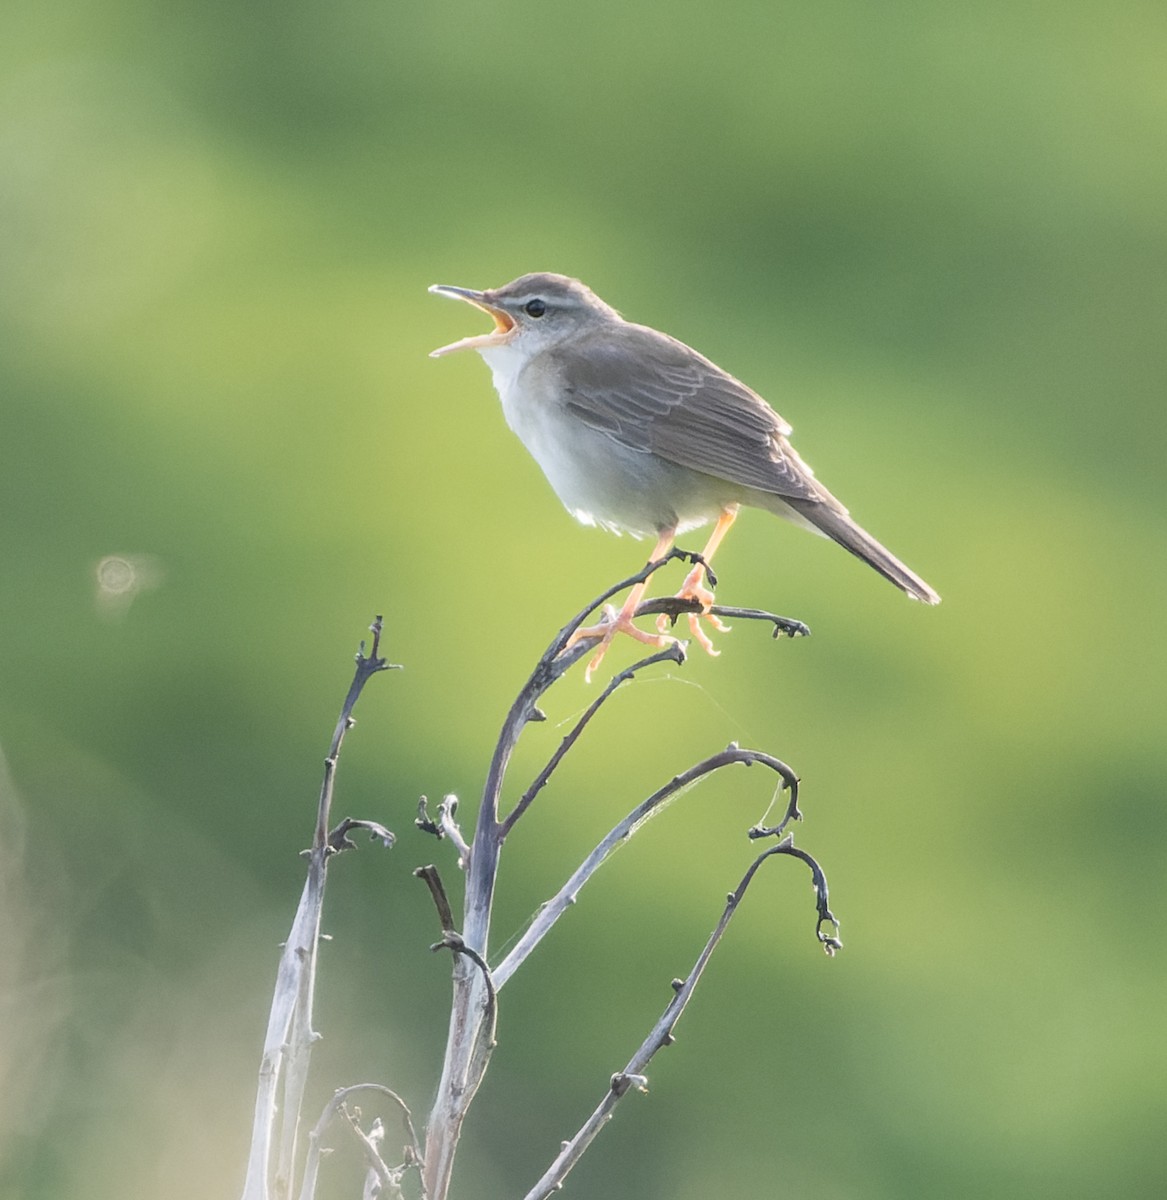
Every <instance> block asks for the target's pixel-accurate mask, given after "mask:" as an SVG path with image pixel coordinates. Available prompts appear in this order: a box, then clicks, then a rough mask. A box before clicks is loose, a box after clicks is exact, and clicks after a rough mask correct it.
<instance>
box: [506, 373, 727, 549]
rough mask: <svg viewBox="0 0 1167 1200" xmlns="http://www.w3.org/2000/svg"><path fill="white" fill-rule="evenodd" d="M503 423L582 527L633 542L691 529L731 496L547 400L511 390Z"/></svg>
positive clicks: (718, 483) (719, 483)
mask: <svg viewBox="0 0 1167 1200" xmlns="http://www.w3.org/2000/svg"><path fill="white" fill-rule="evenodd" d="M502 400H503V412H504V414H505V415H506V419H507V423H508V424H509V425H510V427H511V428H512V429H513V430H514V431H515V433H517V434H518V436H519V438H520V440H521V441H522V443H523V445H524V446H526V448H527V450H528V451H529V452H530V454H531V456H532V457H533V458H534V459H535V461H536V462H537V463H538V464H539V466H540V467H541V468H542V470H543V474H544V475H546V476H547V480H548V482H549V483H550V484H551V486H552V488H553V489H554V490H555V494H556V495H557V496H558V497H559V499H560V500H561V501H562V502H563V504H564V506H565V507H566V508H567V510H568V511H569V512H570V513H571V514H572V515H573V516H574V517H575V518H576V519H577V520H579V521H582V522H583V523H584V524H586V525H601V526H603V527H605V528H607V529H612V530H616V531H619V532H624V533H631V534H634V535H636V536H638V537H639V536H649V535H651V536H655V535H656V534H657V533H659V532H660V531H661V530H663V529H669V528H676V529H677V530H678V531H680V532H684V531H685V530H687V529H694V528H696V527H697V526H699V525H704V524H706V523H707V522H709V521H711V520H713V519H714V518H716V517H717V515H718V513H719V512H720V511H721V509H722V508H723V507H724V506H725V505H726V504H731V503H733V502H734V500H735V497H734V496H730V495H728V494H726V493H727V489H729V490H732V486H731V485H728V484H726V483H725V481H723V480H718V479H714V478H712V477H711V476H709V475H704V474H702V473H701V472H699V471H692V470H690V469H689V468H687V467H681V466H678V465H677V464H675V463H670V462H667V461H666V460H665V459H662V458H660V457H658V456H657V455H655V454H650V453H647V452H641V451H637V450H632V449H629V447H627V446H624V445H622V444H621V443H620V442H617V441H616V440H615V439H613V438H611V437H608V436H607V435H606V434H604V433H601V432H599V431H597V430H595V429H592V428H591V427H590V426H588V425H585V424H584V423H583V422H582V421H580V420H579V419H578V418H576V417H574V416H572V415H570V414H569V413H567V412H565V411H564V410H563V409H562V408H561V407H560V406H559V405H558V404H557V403H556V402H555V400H554V399H553V398H551V397H548V396H544V397H542V398H541V399H540V398H538V397H535V398H532V396H531V395H530V394H528V393H526V389H512V390H511V391H510V394H509V395H508V394H506V393H504V394H503V395H502Z"/></svg>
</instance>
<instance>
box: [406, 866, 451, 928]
mask: <svg viewBox="0 0 1167 1200" xmlns="http://www.w3.org/2000/svg"><path fill="white" fill-rule="evenodd" d="M413 873H414V875H415V876H416V877H417V878H418V879H420V880H422V881H423V882H424V883H425V885H426V887H428V888H429V890H430V895H431V896H432V897H433V899H434V907H435V908H436V909H437V910H438V920H439V921H440V922H441V926H442V932H443V933H453V931H454V912H453V909H451V908H450V900H449V897H448V896H447V895H446V886H445V884H444V883H442V877H441V876H440V875H439V874H438V869H437V867H435V866H434V865H433V864H432V863H431V864H430V865H429V866H428V867H418V868H417V869H416V870H415V871H414V872H413Z"/></svg>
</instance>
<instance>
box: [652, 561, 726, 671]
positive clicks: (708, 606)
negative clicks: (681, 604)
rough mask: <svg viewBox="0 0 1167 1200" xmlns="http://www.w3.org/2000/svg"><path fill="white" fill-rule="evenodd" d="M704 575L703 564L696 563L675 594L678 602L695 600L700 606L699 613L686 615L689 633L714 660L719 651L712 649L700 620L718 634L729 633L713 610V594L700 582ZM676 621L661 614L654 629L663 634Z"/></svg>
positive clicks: (667, 615)
mask: <svg viewBox="0 0 1167 1200" xmlns="http://www.w3.org/2000/svg"><path fill="white" fill-rule="evenodd" d="M705 573H706V567H705V564H704V563H698V564H697V566H695V567H694V568H693V569H692V570H691V571H690V572H689V574H688V575H686V576H685V582H684V583H683V584H681V590H680V591H679V592H678V593H677V597H676V598H677V599H678V600H695V601H696V602H697V603H698V604H700V605H701V611H700V612H691V613H686V614H685V615H686V616H687V617H688V618H689V632H690V633H691V634H692V635H693V638H694V640H695V641H696V642H697V644H698V645H699V646H700V647H701V648H702V650H704V651H705V653H706V654H711V655H713V657H714V658H716V657H717V656H718V655H719V654H720V653H721V651H720V650H715V649H714V648H713V641H712V639H711V638H710V636H709V634H707V633H706V632H705V630H704V628H702V625H701V619H702V618H704V619H705V620H706V621H708V622H709V624H710V625H712V626H713V628H714V629H715V630H716V631H717V632H718V633H729V626H728V625H727V624H726V623H725V622H724V621H723V620H722V619H721V618H720V617H719V616H718V615H717V614H716V613H715V612H713V611H712V609H713V599H714V597H713V592H712V590H711V589H710V588H707V587H706V586H705V584H704V583H703V582H702V581H703V579H704V577H705ZM675 621H676V617H673V616H671V615H670V614H668V613H661V614H660V615H659V616H658V617H657V619H656V627H657V629H658V630H659V631H660V632H661V633H662V634H663V633H664V632H665V631H666V630H667V629H669V628H670V627H671V626H672V624H673V623H674V622H675Z"/></svg>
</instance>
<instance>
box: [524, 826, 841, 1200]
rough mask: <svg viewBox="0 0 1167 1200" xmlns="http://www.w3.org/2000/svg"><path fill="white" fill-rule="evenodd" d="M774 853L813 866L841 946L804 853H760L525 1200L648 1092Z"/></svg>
mask: <svg viewBox="0 0 1167 1200" xmlns="http://www.w3.org/2000/svg"><path fill="white" fill-rule="evenodd" d="M777 854H787V855H794V856H795V857H798V858H801V859H802V860H803V861H804V862H806V863H808V865H810V866H811V869H812V873H813V875H814V877H815V890H816V894H817V897H818V909H819V926H818V936H819V940H820V941H824V943H825V942H826V941H830V942H831V943H833V944H834V946H835V948H836V949H837V948H839V947H840V946H841V943H839V942H838V940H837V939H836V938H830V939H824V938H823V936H822V932H821V930H822V925H823V923H824V922H825V921H830V922H832V923H833V924H834V927H835V929H836V930H837V929H838V922H837V921H835V918H834V917H833V916H831V913H830V910H829V909H828V908H827V907H826V879H825V878H824V877H823V874H822V871H821V869H820V868H819V866H818V864H817V863H815V861H814V859H812V858H811V857H810V856H809V855H808V854H804V853H803V852H802V851H799V850H795V848H794V845H793V842H792V841H791V839H790V838H789V837H786V838H784V839H783V840H782V841H781V842H779V843H778V844H777V845H775V846H771V847H769V849H767V850H765V851H763V852H762V853H761V854H759V855H758V857H757V858H756V859H754V861H753V862H752V863H751V864H750V867H749V870H747V871H746V873H745V875H744V876H743V877H742V880H741V882H740V883H739V884H738V886H737V887H736V888H735V889H734V890H733V891H732V892H730V894H729V896H728V897H727V899H726V904H725V909H724V910H723V912H722V914H721V919H720V920H719V921H718V922H717V927H716V928H715V929H714V930H713V933H712V934H710V936H709V940H708V941H707V942H706V943H705V945H704V947H703V948H702V950H701V953H700V954H699V955H698V956H697V961H696V962H695V963H694V964H693V968H692V970H690V972H689V974H688V975H687V976H686V977H685V978H684V979H680V980H674V981H673V992H674V995H673V998H672V1000H670V1001H669V1003H668V1005H666V1007H665V1010H664V1012H663V1013H662V1014H661V1016H660V1019H659V1020H658V1021H657V1022H656V1024H655V1025H654V1026H653V1027H652V1030H651V1031H650V1032H649V1035H648V1036H647V1037H646V1038H645V1039H644V1041H643V1042H642V1043H641V1044H640V1046H639V1048H638V1049H637V1051H636V1053H635V1054H633V1056H632V1057H631V1058H630V1059H629V1060H628V1065H627V1066H626V1067H625V1068H624V1069H623V1070H622V1071H618V1072H617V1073H616V1074H615V1075H613V1076H612V1080H611V1083H610V1084H609V1087H608V1091H607V1092H606V1093H605V1095H604V1098H603V1099H602V1100H601V1101H600V1103H599V1105H597V1107H596V1109H595V1111H594V1112H593V1113H592V1115H591V1116H590V1117H588V1119H587V1120H586V1121H585V1122H584V1124H583V1125H582V1126H581V1127H580V1130H579V1132H578V1133H577V1134H576V1135H575V1136H574V1137H573V1138H572V1139H571V1140H570V1141H567V1142H565V1143H564V1144H563V1148H562V1150H561V1151H560V1152H559V1154H558V1155H557V1156H556V1158H555V1161H554V1162H553V1163H552V1164H551V1166H550V1167H549V1168H548V1169H547V1171H546V1172H545V1173H544V1175H543V1177H542V1178H541V1179H540V1180H539V1182H538V1183H536V1184H535V1186H534V1187H533V1188H532V1189H531V1190H530V1191H529V1192H528V1193H527V1195H526V1196H525V1197H524V1200H546V1198H547V1197H548V1196H550V1195H551V1194H552V1193H553V1192H556V1191H558V1189H559V1188H561V1187H562V1186H563V1181H564V1179H565V1178H566V1177H567V1174H568V1172H569V1171H570V1170H571V1169H572V1167H574V1166H575V1164H576V1163H577V1162H578V1161H579V1160H580V1158H581V1157H583V1154H584V1152H585V1151H586V1150H587V1148H588V1147H589V1146H590V1145H591V1144H592V1142H593V1141H594V1140H595V1138H596V1136H597V1135H598V1134H599V1132H600V1130H601V1129H602V1128H603V1127H604V1125H605V1124H606V1123H607V1122H608V1120H609V1119H610V1118H611V1116H612V1111H613V1110H614V1109H615V1107H616V1105H617V1104H618V1103H619V1102H620V1100H621V1099H622V1098H623V1097H624V1096H625V1095H626V1094H627V1093H628V1092H629V1091H630V1090H632V1089H636V1090H637V1091H641V1092H645V1091H647V1090H648V1079H647V1076H646V1075H645V1074H644V1072H645V1068H646V1067H647V1066H648V1064H649V1063H650V1062H651V1061H652V1058H653V1056H654V1055H655V1054H656V1052H657V1051H658V1050H660V1049H661V1047H662V1046H669V1045H671V1044H672V1043H673V1040H674V1038H673V1030H674V1028H675V1027H676V1024H677V1021H678V1020H680V1017H681V1014H682V1013H683V1012H684V1011H685V1008H686V1007H687V1005H688V1003H689V1000H690V999H691V998H692V995H693V992H694V990H695V989H696V987H697V984H698V982H699V981H700V979H701V976H702V974H703V972H704V970H705V967H706V966H707V965H708V963H709V960H710V958H711V957H712V956H713V952H714V950H716V949H717V946H718V943H719V942H720V941H721V939H722V937H723V935H724V934H725V931H726V929H727V928H728V926H729V923H730V921H731V920H732V919H733V915H734V913H735V912H737V909H738V906H739V905H740V904H741V902H742V899H743V897H744V896H745V894H746V891H747V889H748V888H749V886H750V884H751V882H752V881H753V878H754V876H755V875H756V874H757V872H758V869H759V868H760V867H761V865H762V863H764V862H765V861H766V859H768V858H770V857H772V856H774V855H777ZM820 882H821V889H820ZM832 952H833V951H832V950H831V948H830V946H828V953H832Z"/></svg>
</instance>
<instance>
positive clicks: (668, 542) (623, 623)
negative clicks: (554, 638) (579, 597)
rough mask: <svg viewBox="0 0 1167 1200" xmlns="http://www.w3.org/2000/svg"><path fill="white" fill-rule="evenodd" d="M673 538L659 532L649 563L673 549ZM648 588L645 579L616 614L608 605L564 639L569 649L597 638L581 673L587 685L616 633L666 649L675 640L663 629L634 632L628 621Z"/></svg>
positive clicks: (673, 532) (670, 531) (669, 533)
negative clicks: (595, 622)
mask: <svg viewBox="0 0 1167 1200" xmlns="http://www.w3.org/2000/svg"><path fill="white" fill-rule="evenodd" d="M675 535H676V530H674V529H665V530H662V531H661V534H660V536H659V537H658V538H657V540H656V545H655V546H654V547H653V550H652V553H651V554H650V555H649V557H648V561H649V562H656V561H657V559H660V558H664V556H665V555H666V554H668V552H669V551H670V550H671V549H672V548H673V538H674V536H675ZM647 589H648V580H647V579H646V580H644V581H643V582H642V583H638V584H637V585H636V586H635V587H634V588H633V589H632V591H630V592H629V593H628V599H627V600H625V601H624V604H623V606H622V607H621V609H620V611H619V612H617V611H616V610H615V608H613V606H612V605H611V604H607V605H605V606H604V619H603V620H602V621H601V622H600V623H599V624H598V625H588V626H586V627H582V628H580V629H577V630H576V631H575V633H573V634H572V635H571V637H570V638H568V640H567V644H568V645H569V646H572V645H574V644H575V643H576V642H578V641H579V640H580V639H581V638H588V637H598V638H600V639H601V641H600V644H599V646H598V647H597V649H596V652H595V654H594V655H592V659H591V661H590V662H589V663H588V665H587V670H586V671H585V672H584V678H585V679H586V680H587V681H588V683H591V681H592V672H593V671H595V670H597V669H598V668H599V666H600V663H602V662H603V661H604V655H605V654H607V653H608V647H609V646H610V645H611V644H612V639H613V638H614V637H615V636H616V634H618V633H626V634H628V635H629V637H633V638H635V639H636V640H637V641H638V642H644V643H645V644H646V645H649V646H667V645H668V644H669V643H670V642H675V641H676V640H677V639H676V638H675V637H670V636H669V635H668V634H667V633H666V632H665V631H664V630H661V631H660V633H645V632H644V630H643V629H637V627H636V626H635V625H633V623H632V618H633V616H634V615H635V613H636V610H637V608H639V607H640V602H641V600H643V599H644V593H645V591H646V590H647Z"/></svg>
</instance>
